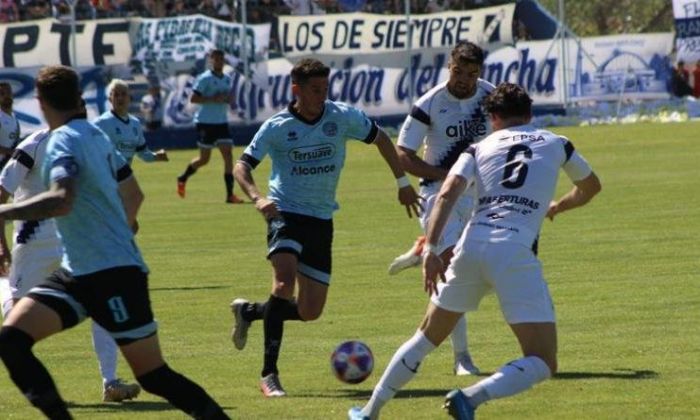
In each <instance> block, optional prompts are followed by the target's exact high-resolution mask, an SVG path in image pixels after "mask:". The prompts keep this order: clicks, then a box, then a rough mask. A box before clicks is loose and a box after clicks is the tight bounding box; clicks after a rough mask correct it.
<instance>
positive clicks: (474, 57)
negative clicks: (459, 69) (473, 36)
mask: <svg viewBox="0 0 700 420" xmlns="http://www.w3.org/2000/svg"><path fill="white" fill-rule="evenodd" d="M485 56H486V54H484V50H482V49H481V47H479V46H478V45H476V44H475V43H473V42H469V41H459V42H458V43H457V45H455V46H454V48H452V51H451V52H450V60H451V61H452V62H453V63H461V64H476V65H478V66H483V65H484V58H485Z"/></svg>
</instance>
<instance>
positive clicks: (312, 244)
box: [267, 212, 333, 285]
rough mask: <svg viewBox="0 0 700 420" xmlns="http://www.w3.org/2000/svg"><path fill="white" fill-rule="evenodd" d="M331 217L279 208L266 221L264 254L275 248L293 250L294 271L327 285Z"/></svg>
mask: <svg viewBox="0 0 700 420" xmlns="http://www.w3.org/2000/svg"><path fill="white" fill-rule="evenodd" d="M332 245H333V220H332V219H319V218H317V217H311V216H305V215H302V214H297V213H289V212H281V213H280V216H279V217H276V218H274V219H272V220H270V221H268V227H267V246H268V254H267V258H270V257H271V256H272V255H274V254H277V253H279V252H287V253H291V254H295V255H296V256H297V259H298V267H297V271H299V273H301V274H303V275H304V276H306V277H308V278H310V279H312V280H314V281H317V282H319V283H323V284H326V285H328V284H329V283H330V280H331V262H332V261H331V251H332Z"/></svg>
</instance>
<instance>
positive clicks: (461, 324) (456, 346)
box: [450, 314, 469, 355]
mask: <svg viewBox="0 0 700 420" xmlns="http://www.w3.org/2000/svg"><path fill="white" fill-rule="evenodd" d="M450 341H452V350H453V351H454V353H455V355H458V354H462V353H469V351H468V350H467V349H468V346H467V315H466V314H465V315H464V316H462V317H460V318H459V320H458V321H457V325H455V327H454V329H453V330H452V332H451V333H450Z"/></svg>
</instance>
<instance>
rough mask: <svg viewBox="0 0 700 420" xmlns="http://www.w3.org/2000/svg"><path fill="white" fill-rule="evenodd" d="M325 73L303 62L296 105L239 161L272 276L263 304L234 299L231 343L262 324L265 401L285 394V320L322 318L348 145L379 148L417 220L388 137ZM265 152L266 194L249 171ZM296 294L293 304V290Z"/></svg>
mask: <svg viewBox="0 0 700 420" xmlns="http://www.w3.org/2000/svg"><path fill="white" fill-rule="evenodd" d="M329 74H330V69H329V68H328V67H327V66H325V65H324V64H323V63H321V62H320V61H318V60H315V59H303V60H301V61H299V62H298V63H297V64H296V65H295V66H294V67H293V69H292V72H291V78H292V93H293V94H294V96H295V100H294V101H292V103H290V104H289V106H288V108H287V109H286V110H284V111H282V112H279V113H278V114H276V115H274V116H272V117H271V118H270V119H268V120H267V121H266V122H265V123H264V124H263V125H262V127H260V130H259V131H258V133H257V134H256V135H255V137H254V138H253V140H252V142H251V143H250V145H249V146H248V147H247V148H246V150H245V152H244V154H243V156H241V159H240V160H239V161H238V162H237V163H236V167H235V170H234V174H235V176H236V180H237V181H238V182H239V184H240V185H241V188H242V189H243V191H245V193H246V194H247V195H248V197H250V199H251V200H252V201H253V202H254V203H255V208H256V209H257V210H258V211H259V212H260V213H262V215H263V217H264V218H265V220H266V221H267V223H268V236H267V238H268V254H267V258H268V259H269V260H270V262H271V263H272V267H273V271H274V277H273V281H272V293H271V295H270V298H269V299H268V300H267V301H266V302H258V303H252V302H248V301H247V300H245V299H240V298H239V299H235V300H234V301H233V302H232V303H231V308H232V310H233V313H234V315H235V326H234V329H233V331H232V339H233V343H234V345H235V346H236V348H238V349H242V348H243V347H244V346H245V343H246V339H247V331H248V328H249V326H250V323H251V322H252V321H254V320H263V328H264V335H265V338H264V340H265V343H264V347H265V349H264V365H263V369H262V374H261V376H262V378H261V380H260V389H261V390H262V392H263V394H264V395H265V396H266V397H281V396H284V395H286V392H285V391H284V389H283V388H282V385H281V383H280V380H279V372H278V369H277V360H278V358H279V351H280V346H281V343H282V333H283V328H284V322H285V321H286V320H302V321H312V320H315V319H318V318H319V317H320V316H321V312H322V311H323V308H324V306H325V303H326V296H327V294H328V285H329V284H330V280H331V243H332V240H333V219H332V216H333V212H334V211H335V210H337V209H338V204H337V203H336V198H335V196H336V189H337V186H338V178H339V176H340V171H341V169H342V168H343V164H344V162H345V148H346V143H347V141H348V140H359V141H362V142H364V143H367V144H374V145H376V146H377V149H378V150H379V153H380V154H381V155H382V157H383V158H384V160H385V161H386V163H387V164H388V165H389V167H390V168H391V172H392V173H393V174H394V177H395V178H396V180H397V184H398V188H399V192H398V198H399V202H400V203H401V204H402V205H404V206H406V210H407V212H408V216H409V217H411V216H412V215H414V214H415V215H416V216H417V215H418V214H419V213H420V210H421V206H420V204H419V202H418V200H419V197H418V195H417V194H416V191H415V190H414V189H413V187H411V185H410V183H409V181H408V179H407V178H406V176H405V174H404V171H403V169H401V165H400V163H399V160H398V156H397V154H396V149H395V148H394V145H393V144H392V142H391V140H390V139H389V137H388V136H387V135H386V133H385V132H384V131H383V130H381V129H380V128H379V127H377V125H376V124H375V123H374V122H373V121H371V120H370V119H369V118H367V116H366V115H365V114H364V113H363V112H362V111H360V110H358V109H356V108H353V107H350V106H348V105H346V104H343V103H339V102H332V101H330V100H328V99H327V98H328V83H329V81H328V76H329ZM266 155H269V156H270V158H271V159H272V173H271V175H270V182H269V195H268V196H267V197H265V196H263V195H262V194H261V193H260V191H259V190H258V188H257V186H256V184H255V182H254V180H253V177H252V171H253V169H255V167H256V166H257V165H258V164H259V163H260V161H261V160H262V159H263V158H264V157H265V156H266ZM296 284H298V286H299V289H298V293H297V296H296V300H295V299H294V289H295V285H296Z"/></svg>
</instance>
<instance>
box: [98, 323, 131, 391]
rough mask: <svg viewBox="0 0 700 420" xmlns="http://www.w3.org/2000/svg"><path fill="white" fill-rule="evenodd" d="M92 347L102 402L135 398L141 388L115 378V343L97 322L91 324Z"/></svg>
mask: <svg viewBox="0 0 700 420" xmlns="http://www.w3.org/2000/svg"><path fill="white" fill-rule="evenodd" d="M92 345H93V347H94V348H95V354H96V355H97V362H98V364H99V366H100V374H101V375H102V400H103V401H105V402H121V401H124V400H131V399H133V398H136V397H137V396H138V395H139V393H140V392H141V387H140V386H138V385H136V384H130V383H127V382H124V381H122V380H121V379H119V378H117V343H115V342H114V339H113V338H112V336H111V335H109V332H107V330H105V329H104V328H102V327H101V326H100V325H99V324H98V323H97V322H94V321H93V322H92Z"/></svg>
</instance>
